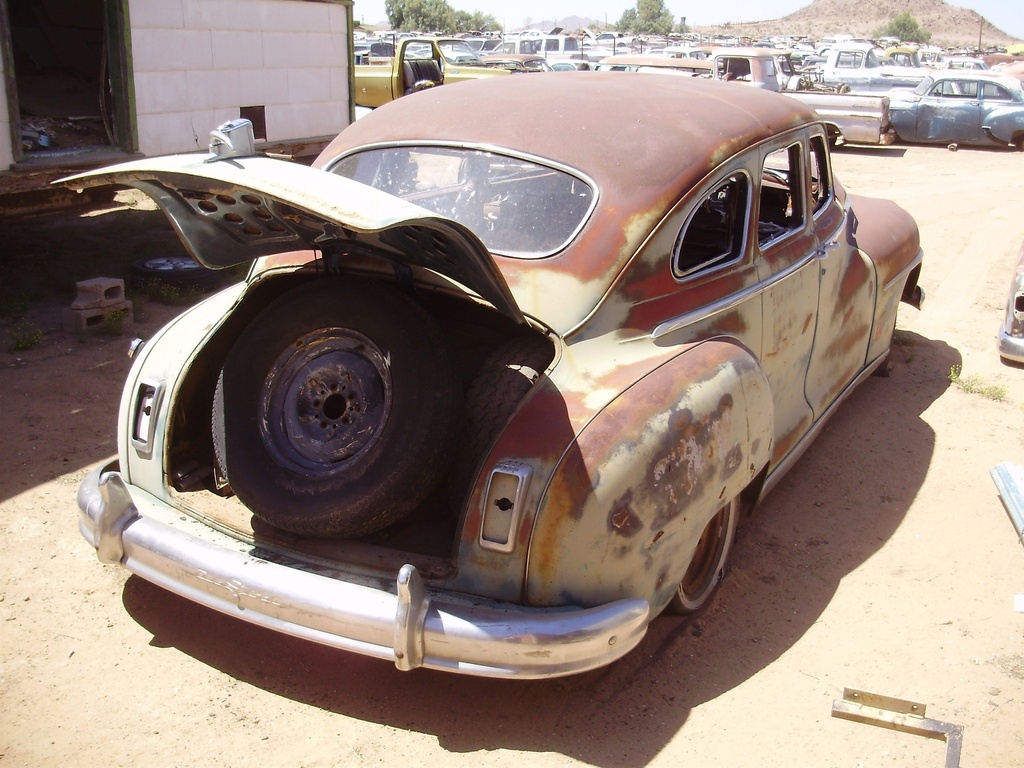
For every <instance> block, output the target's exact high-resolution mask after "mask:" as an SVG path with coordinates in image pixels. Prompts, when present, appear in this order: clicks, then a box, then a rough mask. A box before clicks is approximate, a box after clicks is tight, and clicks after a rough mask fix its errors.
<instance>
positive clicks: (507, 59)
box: [480, 53, 552, 72]
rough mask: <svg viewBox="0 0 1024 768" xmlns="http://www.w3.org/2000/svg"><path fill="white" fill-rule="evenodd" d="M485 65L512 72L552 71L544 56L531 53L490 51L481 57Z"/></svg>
mask: <svg viewBox="0 0 1024 768" xmlns="http://www.w3.org/2000/svg"><path fill="white" fill-rule="evenodd" d="M480 59H481V61H483V63H484V65H485V66H488V67H498V68H499V69H507V70H509V71H510V72H551V71H552V66H551V65H550V64H548V60H547V59H545V58H544V57H543V56H538V55H537V54H529V53H489V54H487V55H485V56H481V57H480Z"/></svg>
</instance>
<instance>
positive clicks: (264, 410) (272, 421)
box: [213, 277, 461, 538]
mask: <svg viewBox="0 0 1024 768" xmlns="http://www.w3.org/2000/svg"><path fill="white" fill-rule="evenodd" d="M460 408H461V398H460V394H459V386H458V377H457V376H456V371H455V366H454V364H453V362H452V358H451V355H450V353H449V350H448V346H447V344H446V342H445V339H444V337H443V336H442V334H441V331H440V329H439V327H438V325H437V323H436V322H435V321H434V319H433V318H432V317H431V316H430V315H429V314H427V312H426V311H425V310H424V309H423V308H422V307H421V306H420V305H419V304H418V303H416V302H415V301H414V300H413V299H412V298H410V297H409V296H407V295H405V294H403V293H402V292H400V291H399V290H398V289H396V288H395V287H393V286H391V285H390V284H386V283H382V282H379V281H375V280H370V279H364V278H351V277H339V278H325V279H317V280H314V281H312V282H310V283H307V284H305V285H303V286H301V287H299V288H296V289H294V290H291V291H289V292H288V293H286V294H284V295H282V296H280V297H279V298H278V299H276V300H275V301H274V302H272V303H271V304H270V305H269V306H267V307H266V309H264V310H263V311H262V312H261V313H260V314H259V315H258V316H257V317H256V318H255V319H254V320H253V321H252V323H251V324H250V325H249V326H248V327H247V328H246V329H245V330H244V331H243V332H242V334H241V335H240V336H239V338H238V340H237V342H236V343H235V345H234V346H233V347H232V349H231V350H230V352H229V353H228V356H227V359H226V360H225V363H224V368H223V370H222V372H221V376H220V379H219V381H218V384H217V390H216V394H215V398H214V408H213V435H214V447H215V450H216V453H217V459H218V461H219V462H220V465H221V469H222V470H223V472H224V473H225V475H226V477H227V480H228V482H229V483H230V485H231V488H232V490H233V491H234V492H235V494H236V495H237V496H238V498H239V499H240V500H241V501H242V502H243V503H244V504H245V505H246V506H247V507H248V508H249V509H250V510H251V511H252V512H253V514H254V515H256V516H257V517H258V518H260V519H262V520H265V521H266V522H268V523H270V524H271V525H274V526H276V527H278V528H281V529H283V530H286V531H290V532H292V533H296V534H300V535H306V536H320V537H346V538H355V537H359V536H363V535H366V534H368V533H371V532H373V531H376V530H379V529H381V528H384V527H386V526H388V525H390V524H391V523H394V522H396V521H397V520H399V519H400V518H402V517H403V516H404V515H406V514H408V513H409V512H410V511H411V510H412V509H414V508H415V507H416V506H417V505H418V504H419V503H420V502H422V501H423V499H424V498H426V496H427V495H428V494H429V493H430V492H431V490H433V488H434V487H435V486H436V485H437V483H438V482H439V480H440V479H441V478H442V477H443V475H444V473H445V471H446V469H447V467H448V464H449V461H450V459H451V454H452V450H453V447H454V433H455V425H456V424H457V423H458V421H459V418H460Z"/></svg>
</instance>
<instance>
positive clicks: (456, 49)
mask: <svg viewBox="0 0 1024 768" xmlns="http://www.w3.org/2000/svg"><path fill="white" fill-rule="evenodd" d="M437 47H438V48H440V49H441V55H442V56H444V60H445V61H447V62H448V63H449V64H483V62H482V61H481V60H480V57H479V56H478V55H477V52H476V51H475V50H473V49H472V48H470V47H469V44H468V43H465V42H463V41H461V40H442V41H440V42H438V44H437Z"/></svg>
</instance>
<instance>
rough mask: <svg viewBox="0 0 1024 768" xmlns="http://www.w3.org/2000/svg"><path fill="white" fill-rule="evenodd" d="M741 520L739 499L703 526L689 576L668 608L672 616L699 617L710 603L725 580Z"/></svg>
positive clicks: (678, 588) (680, 583) (728, 504)
mask: <svg viewBox="0 0 1024 768" xmlns="http://www.w3.org/2000/svg"><path fill="white" fill-rule="evenodd" d="M738 518H739V498H738V497H737V498H734V499H732V500H731V501H729V502H728V503H727V504H726V505H725V506H724V507H722V508H721V509H720V510H718V512H717V513H716V514H715V516H714V517H712V518H711V519H710V520H709V521H708V523H707V525H706V526H704V531H703V532H702V533H701V535H700V539H699V540H698V541H697V547H696V549H694V551H693V555H692V556H691V558H690V565H689V566H688V567H687V569H686V574H685V575H684V576H683V580H682V581H681V582H679V586H678V587H677V588H676V593H675V594H674V595H673V596H672V600H671V602H669V604H668V610H669V611H670V612H672V613H676V614H682V615H689V614H694V613H698V612H699V611H700V610H702V609H703V608H704V607H705V606H706V605H707V604H708V602H709V601H710V600H711V596H712V595H713V594H714V593H715V590H716V589H717V588H718V585H719V584H720V583H721V581H722V578H723V577H724V576H725V564H726V561H727V560H728V559H729V551H730V550H731V549H732V541H733V539H734V538H735V536H736V522H737V520H738Z"/></svg>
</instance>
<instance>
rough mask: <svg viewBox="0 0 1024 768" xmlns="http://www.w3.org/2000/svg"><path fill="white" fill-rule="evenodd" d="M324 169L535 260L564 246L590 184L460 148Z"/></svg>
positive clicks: (386, 154)
mask: <svg viewBox="0 0 1024 768" xmlns="http://www.w3.org/2000/svg"><path fill="white" fill-rule="evenodd" d="M330 171H331V172H332V173H336V174H339V175H341V176H345V177H347V178H350V179H353V180H355V181H358V182H361V183H363V184H367V185H369V186H371V187H374V188H375V189H379V190H381V191H382V192H387V193H388V194H391V195H395V196H396V197H400V198H402V199H404V200H408V201H409V202H412V203H415V204H416V205H419V206H421V207H423V208H426V209H427V210H429V211H433V212H434V213H438V214H440V215H442V216H447V217H449V218H452V219H455V220H456V221H458V222H459V223H460V224H463V225H464V226H466V227H468V228H469V229H471V230H472V231H473V233H474V234H475V235H476V236H477V237H479V238H480V240H481V241H482V242H483V244H484V245H485V246H487V248H488V250H490V251H492V252H494V253H500V254H503V255H506V256H519V257H522V258H541V257H544V256H550V255H551V254H553V253H556V252H557V251H559V250H561V249H562V248H564V247H565V246H566V245H567V244H568V243H569V242H570V241H571V240H572V239H573V237H575V235H576V233H577V232H578V231H579V229H580V227H582V226H583V223H584V222H585V221H586V219H587V217H588V216H589V215H590V211H591V209H592V208H593V204H594V201H595V194H594V189H593V187H592V186H591V185H590V184H588V183H587V182H585V181H583V180H582V179H580V178H579V177H577V176H574V175H572V174H570V173H569V172H567V171H564V170H561V169H558V168H552V167H549V166H545V165H540V164H539V163H536V162H533V161H531V160H526V159H523V158H518V157H508V156H505V155H499V154H495V153H493V152H485V151H483V150H477V149H467V148H462V147H442V146H426V147H385V148H381V149H370V150H366V151H363V152H359V153H357V154H353V155H349V156H347V157H344V158H341V160H339V161H338V162H337V163H336V164H334V165H333V166H332V167H331V168H330Z"/></svg>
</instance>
